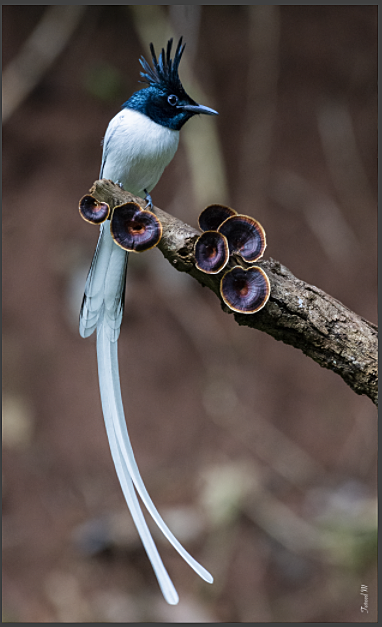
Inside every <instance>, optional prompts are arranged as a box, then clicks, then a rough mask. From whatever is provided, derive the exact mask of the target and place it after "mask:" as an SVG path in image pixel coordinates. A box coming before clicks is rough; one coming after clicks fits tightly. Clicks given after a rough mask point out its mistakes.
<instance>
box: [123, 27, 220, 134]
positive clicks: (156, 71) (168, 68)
mask: <svg viewBox="0 0 382 627" xmlns="http://www.w3.org/2000/svg"><path fill="white" fill-rule="evenodd" d="M171 48H172V39H170V40H169V41H168V43H167V50H166V52H165V50H164V49H163V48H162V52H161V54H160V55H159V60H157V57H156V54H155V50H154V46H153V44H150V50H151V55H152V67H151V66H150V65H149V63H148V62H147V61H146V59H145V58H144V57H141V58H140V59H139V62H140V64H141V66H142V68H143V70H144V71H143V72H141V76H142V78H143V81H142V82H145V83H147V84H148V87H146V88H145V89H141V90H140V91H137V92H135V93H134V94H133V95H132V96H131V97H130V98H129V100H127V102H125V103H124V105H123V106H124V107H126V108H128V109H134V110H135V111H139V112H140V113H143V114H144V115H147V116H148V117H149V118H150V119H151V120H153V121H154V122H156V123H157V124H160V125H161V126H166V127H167V128H171V129H174V130H176V131H179V130H180V129H181V128H182V126H183V124H185V122H187V120H189V119H190V118H191V117H192V116H193V115H197V114H199V113H204V114H207V115H217V111H214V110H213V109H210V108H209V107H205V106H203V105H200V104H198V103H197V102H195V100H193V99H192V98H190V96H189V95H188V94H187V93H186V92H185V90H184V88H183V85H182V83H181V80H180V78H179V74H178V69H179V63H180V60H181V58H182V54H183V51H184V48H185V44H184V45H182V37H181V38H180V40H179V43H178V45H177V48H176V51H175V55H174V58H173V59H171Z"/></svg>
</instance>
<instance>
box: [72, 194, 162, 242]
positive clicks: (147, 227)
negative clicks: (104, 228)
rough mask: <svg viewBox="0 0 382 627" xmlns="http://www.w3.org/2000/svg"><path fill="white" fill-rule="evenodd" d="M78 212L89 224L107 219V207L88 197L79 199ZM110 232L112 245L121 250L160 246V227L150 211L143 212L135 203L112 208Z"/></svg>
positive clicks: (99, 222)
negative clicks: (116, 245)
mask: <svg viewBox="0 0 382 627" xmlns="http://www.w3.org/2000/svg"><path fill="white" fill-rule="evenodd" d="M79 210H80V214H81V216H82V218H83V219H84V220H86V222H90V223H91V224H101V223H102V222H105V220H107V219H108V218H109V216H110V207H109V205H108V204H107V203H105V202H99V201H98V200H96V198H94V196H90V195H87V196H84V197H83V198H81V200H80V204H79ZM110 233H111V236H112V238H113V240H114V241H115V243H116V244H118V246H120V247H121V248H123V249H124V250H127V251H129V252H136V253H141V252H143V251H144V250H149V249H150V248H154V246H156V245H157V244H159V242H160V239H161V237H162V224H161V222H160V221H159V220H158V218H157V217H156V215H155V213H153V212H152V211H148V210H147V209H142V207H140V206H139V205H138V204H137V203H135V202H126V203H124V204H123V205H117V206H116V207H114V209H113V212H112V214H111V218H110Z"/></svg>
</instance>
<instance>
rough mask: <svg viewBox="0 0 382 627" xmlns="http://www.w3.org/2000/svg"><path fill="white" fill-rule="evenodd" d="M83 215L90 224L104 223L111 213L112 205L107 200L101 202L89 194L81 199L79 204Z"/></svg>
mask: <svg viewBox="0 0 382 627" xmlns="http://www.w3.org/2000/svg"><path fill="white" fill-rule="evenodd" d="M78 209H79V212H80V215H81V217H82V218H83V219H84V220H85V221H86V222H90V224H102V222H105V220H107V219H108V217H109V215H110V207H109V205H108V204H107V203H106V202H99V201H98V200H96V198H94V196H91V195H90V194H87V195H86V196H83V197H82V198H81V200H80V203H79V206H78Z"/></svg>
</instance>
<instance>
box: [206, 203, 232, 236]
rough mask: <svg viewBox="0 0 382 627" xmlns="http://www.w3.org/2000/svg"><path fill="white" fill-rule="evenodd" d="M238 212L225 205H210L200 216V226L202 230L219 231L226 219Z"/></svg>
mask: <svg viewBox="0 0 382 627" xmlns="http://www.w3.org/2000/svg"><path fill="white" fill-rule="evenodd" d="M236 213H237V212H236V211H235V210H234V209H231V207H226V206H225V205H208V207H206V208H205V209H204V210H203V211H202V213H201V214H200V216H199V226H200V228H201V230H202V231H217V230H218V228H219V226H220V225H221V223H222V222H224V220H226V219H227V218H229V217H230V216H235V215H236Z"/></svg>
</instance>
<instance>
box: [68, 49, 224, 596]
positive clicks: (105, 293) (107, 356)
mask: <svg viewBox="0 0 382 627" xmlns="http://www.w3.org/2000/svg"><path fill="white" fill-rule="evenodd" d="M171 47H172V39H170V40H169V42H168V44H167V50H166V52H165V51H164V50H162V52H161V54H160V56H159V60H157V58H156V55H155V51H154V47H153V45H152V44H150V50H151V54H152V63H153V66H152V67H151V66H150V65H149V64H148V63H147V61H146V60H145V59H144V58H143V57H142V58H141V59H140V63H141V65H142V68H143V70H144V72H141V76H142V77H143V79H144V82H146V83H147V84H148V86H147V87H145V88H144V89H141V90H140V91H137V92H135V93H134V94H133V95H132V96H131V97H130V98H129V100H127V102H125V103H124V105H123V108H122V110H121V111H120V112H119V113H118V114H117V115H116V116H115V117H114V118H113V119H112V120H111V122H110V123H109V126H108V128H107V131H106V134H105V138H104V142H103V155H102V165H101V172H100V178H105V179H110V180H112V181H114V182H115V183H118V184H119V185H121V187H123V188H124V189H125V190H126V191H129V192H131V193H132V194H134V195H136V196H141V197H145V198H146V200H147V203H148V205H149V206H150V207H152V202H151V197H150V191H151V190H152V189H153V188H154V187H155V185H156V184H157V183H158V181H159V179H160V177H161V176H162V173H163V170H164V169H165V167H166V166H167V165H168V164H169V163H170V161H171V160H172V158H173V157H174V155H175V152H176V150H177V148H178V142H179V130H180V129H181V127H182V126H183V124H184V123H185V122H187V120H189V119H190V118H191V117H192V116H193V115H195V114H198V113H204V114H209V115H216V111H214V110H213V109H210V108H208V107H204V106H203V105H199V104H197V103H196V102H195V101H194V100H192V99H191V98H190V97H189V96H188V95H187V93H186V92H185V90H184V88H183V86H182V83H181V81H180V78H179V75H178V68H179V62H180V59H181V57H182V54H183V51H184V45H182V38H181V39H180V40H179V43H178V46H177V48H176V52H175V55H174V58H173V59H171ZM127 260H128V253H127V252H126V251H125V250H124V249H123V248H121V247H120V246H118V245H117V244H116V243H115V242H114V240H113V238H112V236H111V233H110V221H109V220H107V221H106V222H104V223H103V224H102V225H101V231H100V236H99V240H98V244H97V248H96V251H95V253H94V257H93V261H92V264H91V267H90V270H89V274H88V278H87V281H86V286H85V294H84V298H83V303H82V307H81V313H80V334H81V335H82V337H88V336H90V335H91V334H92V333H93V332H94V331H95V330H96V331H97V359H98V376H99V385H100V393H101V401H102V409H103V414H104V420H105V426H106V431H107V435H108V439H109V444H110V449H111V454H112V457H113V461H114V464H115V468H116V472H117V475H118V478H119V481H120V484H121V487H122V490H123V493H124V496H125V499H126V502H127V505H128V507H129V509H130V512H131V515H132V517H133V519H134V522H135V524H136V527H137V530H138V533H139V535H140V537H141V539H142V542H143V545H144V547H145V549H146V552H147V555H148V557H149V559H150V561H151V563H152V566H153V568H154V571H155V574H156V576H157V579H158V582H159V585H160V587H161V590H162V592H163V595H164V597H165V599H166V601H167V602H168V603H170V604H176V603H178V600H179V598H178V594H177V592H176V590H175V588H174V586H173V583H172V581H171V579H170V577H169V575H168V573H167V571H166V569H165V567H164V565H163V563H162V560H161V558H160V556H159V553H158V551H157V548H156V546H155V544H154V541H153V539H152V537H151V534H150V532H149V529H148V527H147V524H146V522H145V519H144V517H143V514H142V511H141V508H140V505H139V502H138V498H137V495H136V492H138V494H139V496H140V497H141V499H142V501H143V503H144V505H145V506H146V508H147V510H148V512H149V513H150V514H151V516H152V517H153V519H154V520H155V522H156V523H157V525H158V527H159V528H160V529H161V531H162V532H163V533H164V535H165V536H166V538H167V539H168V540H169V541H170V542H171V544H172V545H173V546H174V547H175V549H176V550H177V551H178V553H179V554H180V555H181V556H182V557H183V558H184V559H185V560H186V562H187V563H188V564H189V565H190V566H191V567H192V568H193V569H194V570H195V572H197V573H198V574H199V575H200V577H202V578H203V579H204V580H205V581H207V582H209V583H212V581H213V578H212V576H211V575H210V573H209V572H208V571H207V570H206V569H205V568H203V566H201V565H200V564H199V563H198V562H197V561H196V560H195V559H194V558H193V557H191V555H189V553H188V552H187V551H186V550H185V549H184V548H183V547H182V545H181V544H180V543H179V542H178V540H177V539H176V538H175V537H174V535H173V534H172V533H171V531H170V530H169V528H168V527H167V525H166V524H165V522H164V521H163V520H162V518H161V516H160V514H159V513H158V511H157V509H156V508H155V506H154V504H153V502H152V500H151V498H150V496H149V494H148V492H147V490H146V488H145V485H144V483H143V480H142V478H141V475H140V473H139V470H138V466H137V463H136V461H135V458H134V454H133V450H132V447H131V443H130V439H129V436H128V432H127V428H126V421H125V415H124V410H123V405H122V397H121V389H120V382H119V371H118V352H117V350H118V347H117V340H118V337H119V332H120V326H121V322H122V317H123V308H124V296H125V281H126V269H127Z"/></svg>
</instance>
